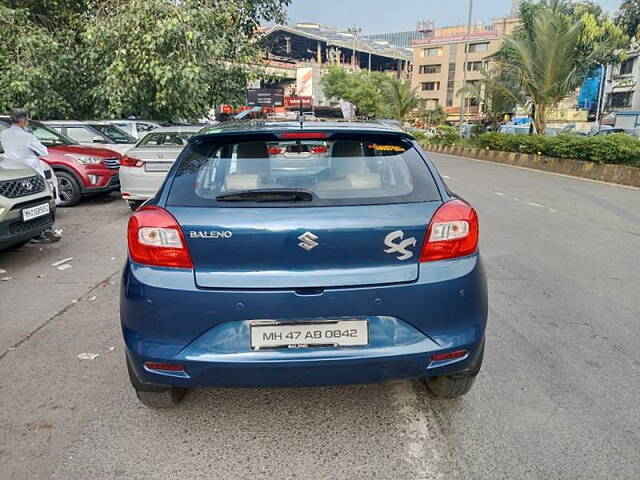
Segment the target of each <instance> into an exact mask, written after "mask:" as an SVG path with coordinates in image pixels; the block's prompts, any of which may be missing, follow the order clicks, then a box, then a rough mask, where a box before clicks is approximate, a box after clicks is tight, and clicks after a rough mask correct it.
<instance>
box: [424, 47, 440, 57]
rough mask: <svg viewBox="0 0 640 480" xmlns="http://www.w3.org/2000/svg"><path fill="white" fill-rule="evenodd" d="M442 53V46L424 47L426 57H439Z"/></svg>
mask: <svg viewBox="0 0 640 480" xmlns="http://www.w3.org/2000/svg"><path fill="white" fill-rule="evenodd" d="M440 55H442V48H440V47H432V48H425V49H424V56H425V57H439V56H440Z"/></svg>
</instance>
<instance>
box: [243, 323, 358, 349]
mask: <svg viewBox="0 0 640 480" xmlns="http://www.w3.org/2000/svg"><path fill="white" fill-rule="evenodd" d="M368 344H369V322H368V321H367V320H337V321H335V322H322V323H277V324H274V323H260V322H256V323H253V324H251V348H253V349H254V350H260V349H263V348H308V347H359V346H364V345H368Z"/></svg>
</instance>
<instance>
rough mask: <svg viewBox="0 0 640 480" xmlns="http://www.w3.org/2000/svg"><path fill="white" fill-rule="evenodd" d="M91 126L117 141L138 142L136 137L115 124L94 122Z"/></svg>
mask: <svg viewBox="0 0 640 480" xmlns="http://www.w3.org/2000/svg"><path fill="white" fill-rule="evenodd" d="M91 126H92V127H93V128H95V129H96V130H98V131H99V132H100V133H102V134H103V135H104V136H105V137H107V138H109V139H111V140H112V141H114V142H116V143H136V139H135V138H133V137H132V136H131V135H129V134H128V133H127V132H125V131H124V130H120V129H119V128H118V127H114V126H113V125H101V124H94V125H91Z"/></svg>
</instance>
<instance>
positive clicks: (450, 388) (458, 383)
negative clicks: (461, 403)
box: [424, 340, 484, 398]
mask: <svg viewBox="0 0 640 480" xmlns="http://www.w3.org/2000/svg"><path fill="white" fill-rule="evenodd" d="M483 360H484V340H483V341H482V345H481V346H480V349H479V350H478V353H477V354H476V358H475V361H474V363H473V364H472V365H471V366H470V367H469V368H468V370H466V371H465V372H464V373H463V374H459V375H451V376H447V375H443V376H440V377H427V378H425V379H424V382H425V383H426V385H427V387H428V388H429V390H431V393H433V394H434V395H435V396H436V397H443V398H455V397H461V396H462V395H465V394H467V393H469V390H471V387H473V382H475V380H476V376H477V375H478V373H480V368H481V367H482V361H483Z"/></svg>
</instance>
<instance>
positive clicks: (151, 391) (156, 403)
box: [126, 356, 188, 408]
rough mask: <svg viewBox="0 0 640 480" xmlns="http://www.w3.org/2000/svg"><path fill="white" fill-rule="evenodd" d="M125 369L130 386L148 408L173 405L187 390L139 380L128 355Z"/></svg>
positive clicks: (178, 401)
mask: <svg viewBox="0 0 640 480" xmlns="http://www.w3.org/2000/svg"><path fill="white" fill-rule="evenodd" d="M126 361H127V371H128V372H129V380H130V381H131V386H132V387H133V389H134V390H135V391H136V396H137V397H138V400H140V403H142V404H143V405H144V406H145V407H149V408H171V407H175V406H176V405H177V404H178V403H180V400H182V399H183V398H184V396H185V395H186V394H187V392H188V390H187V389H186V388H178V387H165V386H162V385H150V384H146V383H143V382H141V381H140V379H139V378H138V377H137V376H136V374H135V372H134V371H133V367H132V366H131V362H130V361H129V357H128V356H127V357H126Z"/></svg>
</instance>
